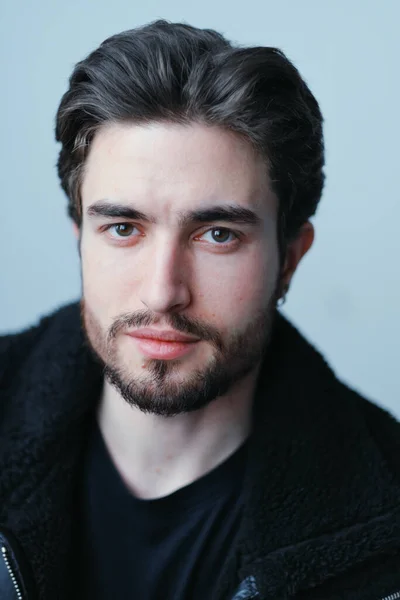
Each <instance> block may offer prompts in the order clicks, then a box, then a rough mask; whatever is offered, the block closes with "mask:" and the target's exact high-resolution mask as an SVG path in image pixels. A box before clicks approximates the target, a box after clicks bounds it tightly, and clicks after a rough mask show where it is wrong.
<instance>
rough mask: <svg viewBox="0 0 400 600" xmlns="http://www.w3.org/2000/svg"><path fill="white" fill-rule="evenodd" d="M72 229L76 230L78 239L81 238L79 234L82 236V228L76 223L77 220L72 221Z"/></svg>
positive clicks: (75, 233)
mask: <svg viewBox="0 0 400 600" xmlns="http://www.w3.org/2000/svg"><path fill="white" fill-rule="evenodd" d="M72 230H73V232H74V235H75V237H76V239H77V240H79V236H80V232H81V230H80V229H79V227H78V225H77V224H76V223H75V221H74V222H73V223H72Z"/></svg>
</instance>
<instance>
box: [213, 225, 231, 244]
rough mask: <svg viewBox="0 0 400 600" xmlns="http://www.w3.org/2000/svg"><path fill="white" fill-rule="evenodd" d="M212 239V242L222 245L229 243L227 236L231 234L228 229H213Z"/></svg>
mask: <svg viewBox="0 0 400 600" xmlns="http://www.w3.org/2000/svg"><path fill="white" fill-rule="evenodd" d="M211 235H212V237H213V239H214V241H216V242H219V243H221V244H224V243H226V242H228V241H229V236H230V235H232V232H231V231H230V230H229V229H222V228H220V229H213V230H212V234H211Z"/></svg>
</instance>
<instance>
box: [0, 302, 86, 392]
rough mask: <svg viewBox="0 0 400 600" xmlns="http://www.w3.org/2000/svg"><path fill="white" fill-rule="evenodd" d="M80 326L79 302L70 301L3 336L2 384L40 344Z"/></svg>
mask: <svg viewBox="0 0 400 600" xmlns="http://www.w3.org/2000/svg"><path fill="white" fill-rule="evenodd" d="M76 326H79V302H73V303H70V304H66V305H64V306H62V307H60V308H58V309H56V310H55V311H52V312H51V313H49V314H47V315H43V316H42V317H40V318H39V319H38V321H37V322H36V323H34V324H32V325H30V326H29V327H27V328H25V329H23V330H21V331H17V332H15V333H11V334H6V335H2V336H0V387H2V388H3V387H6V385H7V381H8V380H9V379H13V378H15V377H16V375H17V374H18V372H19V371H20V369H21V368H22V367H23V365H24V364H25V363H26V361H27V360H29V357H30V356H31V355H32V354H34V353H35V352H36V351H37V350H38V348H40V347H42V346H44V345H47V344H52V343H56V342H57V341H60V337H62V336H63V333H64V335H66V334H67V332H68V330H71V327H72V328H74V327H75V328H76Z"/></svg>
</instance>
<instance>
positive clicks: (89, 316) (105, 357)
mask: <svg viewBox="0 0 400 600" xmlns="http://www.w3.org/2000/svg"><path fill="white" fill-rule="evenodd" d="M80 312H81V323H82V328H83V331H84V333H85V336H86V340H87V342H88V343H89V345H90V347H91V348H92V350H94V352H95V354H97V355H98V357H99V358H100V359H101V360H102V362H103V363H105V364H106V363H107V362H108V361H109V359H110V350H111V348H110V347H109V346H108V344H107V335H106V333H105V332H104V331H103V329H102V327H101V324H100V322H99V320H98V319H97V318H96V316H95V314H94V312H93V311H92V310H91V308H90V307H89V306H88V305H87V303H86V302H85V299H84V298H82V299H81V301H80Z"/></svg>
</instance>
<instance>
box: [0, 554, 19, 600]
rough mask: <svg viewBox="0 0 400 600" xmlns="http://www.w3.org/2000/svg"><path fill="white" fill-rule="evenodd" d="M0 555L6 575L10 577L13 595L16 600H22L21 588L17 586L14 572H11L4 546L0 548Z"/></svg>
mask: <svg viewBox="0 0 400 600" xmlns="http://www.w3.org/2000/svg"><path fill="white" fill-rule="evenodd" d="M1 553H2V555H3V560H4V562H5V565H6V567H7V571H8V574H9V575H10V578H11V581H12V583H13V586H14V590H15V593H16V594H17V598H18V600H23V596H22V591H21V588H20V587H19V585H18V581H17V578H16V576H15V574H14V571H13V570H12V567H11V563H10V560H9V558H8V556H7V548H6V547H5V546H2V547H1Z"/></svg>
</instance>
